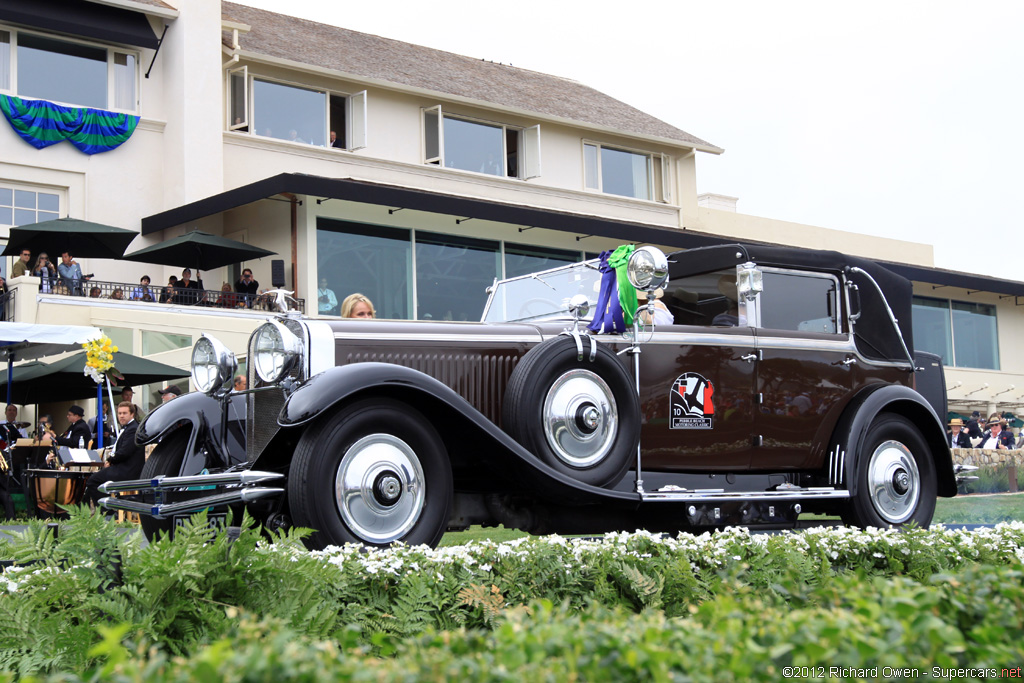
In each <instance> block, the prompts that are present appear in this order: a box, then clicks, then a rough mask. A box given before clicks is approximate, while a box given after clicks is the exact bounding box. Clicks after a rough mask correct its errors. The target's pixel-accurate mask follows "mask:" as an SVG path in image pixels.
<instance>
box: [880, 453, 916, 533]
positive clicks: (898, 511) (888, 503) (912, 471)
mask: <svg viewBox="0 0 1024 683" xmlns="http://www.w3.org/2000/svg"><path fill="white" fill-rule="evenodd" d="M867 476H868V481H867V484H868V495H869V497H870V498H871V504H872V505H873V506H874V508H875V510H876V511H877V512H878V514H879V515H881V517H882V519H884V520H885V521H887V522H889V523H891V524H900V523H902V522H905V521H907V520H908V519H910V517H911V516H912V515H913V514H914V510H915V509H917V503H918V501H919V500H920V498H921V474H920V472H919V471H918V469H917V461H916V460H914V454H913V453H911V452H910V449H908V448H907V447H906V446H904V445H903V444H902V443H900V442H899V441H885V442H883V443H881V444H879V445H878V448H876V449H875V451H874V453H872V454H871V459H870V461H869V462H868V473H867Z"/></svg>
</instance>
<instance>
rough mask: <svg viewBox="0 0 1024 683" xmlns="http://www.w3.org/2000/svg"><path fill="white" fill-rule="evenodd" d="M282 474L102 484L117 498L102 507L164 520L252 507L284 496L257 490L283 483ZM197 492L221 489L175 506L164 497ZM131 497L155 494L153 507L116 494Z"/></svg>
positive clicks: (244, 473)
mask: <svg viewBox="0 0 1024 683" xmlns="http://www.w3.org/2000/svg"><path fill="white" fill-rule="evenodd" d="M283 478H284V475H283V474H278V473H276V472H259V471H255V470H243V471H240V472H222V473H219V474H198V475H194V476H190V477H168V476H163V475H161V476H159V477H156V478H154V479H134V480H131V481H108V482H106V483H105V484H101V485H100V487H99V490H100V492H101V493H112V494H115V495H114V496H108V497H106V498H101V499H100V501H99V503H100V505H102V506H103V507H105V508H107V509H108V510H127V511H129V512H137V513H139V514H140V515H149V516H150V517H155V518H157V519H163V518H165V517H168V516H170V515H180V514H189V513H192V512H199V511H200V510H205V509H207V508H211V507H218V506H222V505H232V504H234V503H249V502H252V501H254V500H259V499H260V498H266V497H267V496H276V495H280V494H283V493H284V489H283V488H269V487H264V486H257V484H262V483H264V482H270V481H274V480H277V479H283ZM190 488H191V489H192V490H196V489H197V488H203V489H206V488H212V489H217V488H221V489H222V490H219V491H217V492H215V493H211V494H210V495H208V496H202V497H200V498H190V499H188V500H183V501H179V502H176V503H168V502H165V501H164V496H165V494H166V493H167V492H169V491H182V490H188V489H190ZM129 492H130V493H131V494H132V495H138V494H143V493H152V494H153V497H154V499H155V500H154V502H153V503H143V502H140V501H136V500H129V499H127V498H122V497H120V496H118V495H117V494H119V493H120V494H124V493H129Z"/></svg>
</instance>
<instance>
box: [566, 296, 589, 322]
mask: <svg viewBox="0 0 1024 683" xmlns="http://www.w3.org/2000/svg"><path fill="white" fill-rule="evenodd" d="M569 313H571V314H572V317H573V320H575V321H577V322H579V320H580V318H586V317H587V313H590V299H588V298H587V295H586V294H574V295H573V297H572V298H571V299H569Z"/></svg>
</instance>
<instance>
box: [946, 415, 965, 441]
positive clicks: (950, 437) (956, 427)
mask: <svg viewBox="0 0 1024 683" xmlns="http://www.w3.org/2000/svg"><path fill="white" fill-rule="evenodd" d="M963 427H964V421H963V420H961V419H960V418H959V417H954V418H953V419H952V420H950V421H949V431H948V432H946V441H948V442H949V447H950V448H971V439H970V437H968V436H967V432H965V431H964V429H963Z"/></svg>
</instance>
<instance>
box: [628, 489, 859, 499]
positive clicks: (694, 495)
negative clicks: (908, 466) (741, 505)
mask: <svg viewBox="0 0 1024 683" xmlns="http://www.w3.org/2000/svg"><path fill="white" fill-rule="evenodd" d="M849 497H850V492H849V491H838V490H836V489H832V488H825V487H818V488H806V489H796V490H785V491H734V492H727V491H671V492H666V493H658V492H657V491H653V492H651V493H644V494H642V495H641V500H643V501H644V502H645V503H647V502H650V503H661V502H664V503H685V502H690V503H716V502H723V501H726V502H728V501H751V500H804V499H809V498H813V499H818V498H849Z"/></svg>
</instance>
